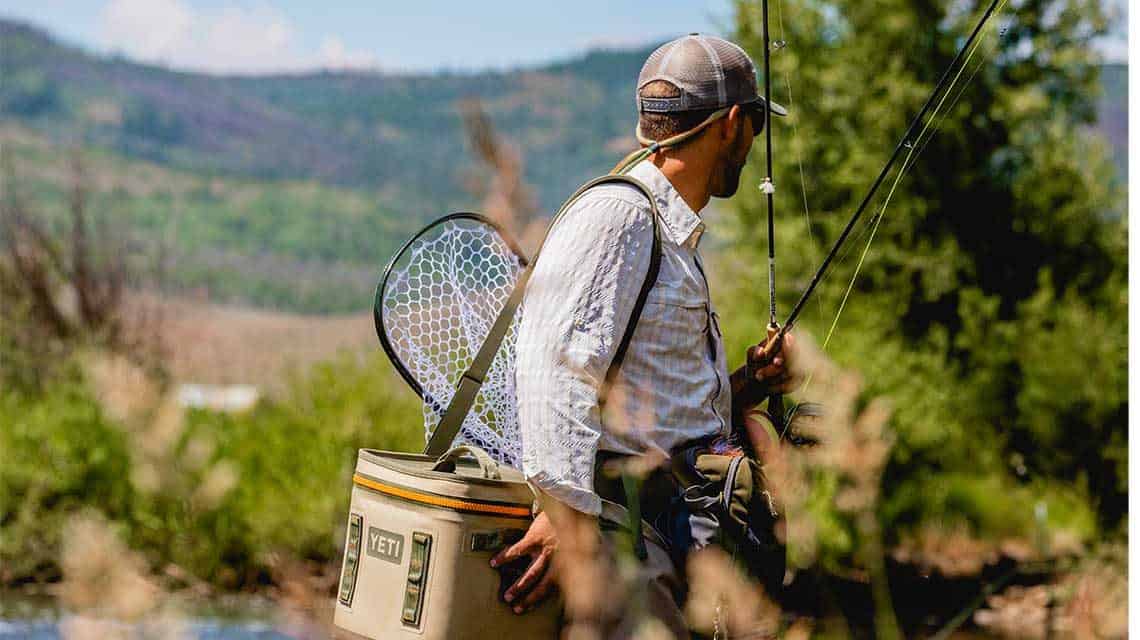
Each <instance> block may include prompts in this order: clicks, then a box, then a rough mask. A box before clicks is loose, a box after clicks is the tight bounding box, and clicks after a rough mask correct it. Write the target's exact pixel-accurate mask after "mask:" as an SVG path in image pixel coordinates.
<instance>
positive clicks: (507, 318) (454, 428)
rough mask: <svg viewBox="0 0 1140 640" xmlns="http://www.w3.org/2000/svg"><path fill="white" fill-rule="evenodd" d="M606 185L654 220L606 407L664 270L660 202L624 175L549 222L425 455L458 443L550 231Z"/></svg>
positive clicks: (606, 179) (609, 373)
mask: <svg viewBox="0 0 1140 640" xmlns="http://www.w3.org/2000/svg"><path fill="white" fill-rule="evenodd" d="M606 183H624V184H628V185H631V186H633V187H634V188H636V189H637V190H638V191H640V192H641V193H642V194H643V195H644V196H645V197H646V198H648V199H649V206H650V209H651V210H652V216H651V217H652V219H653V245H652V249H651V253H650V257H649V269H648V271H647V272H646V274H645V280H644V281H642V283H641V291H639V292H638V294H637V300H636V301H635V302H634V306H633V312H632V313H631V314H630V318H629V324H628V325H626V328H625V333H624V334H622V338H621V342H619V343H618V346H617V349H615V350H614V357H613V360H611V361H610V366H609V368H608V369H606V378H605V381H604V382H603V383H602V388H601V389H600V390H599V392H598V401H599V402H601V403H603V404H604V403H605V401H606V396H607V395H608V394H609V389H610V387H611V386H612V385H613V382H614V379H615V378H616V376H617V370H618V368H619V367H621V363H622V360H624V359H625V353H626V351H627V350H628V349H629V342H630V339H632V338H633V331H634V329H635V328H636V327H637V322H638V320H639V319H640V318H641V312H642V310H643V309H644V308H645V300H646V298H647V297H648V296H649V290H650V289H652V288H653V285H654V284H655V283H656V282H657V274H658V272H659V271H660V269H661V228H660V224H659V222H658V220H657V218H658V211H657V200H656V199H655V198H654V197H653V193H652V192H651V191H650V190H649V188H648V187H646V186H645V185H644V184H642V183H641V181H639V180H637V179H635V178H631V177H629V176H625V175H605V176H602V177H600V178H595V179H593V180H591V181H589V182H587V183H586V184H584V185H582V186H581V187H579V189H578V190H577V191H575V192H574V194H573V195H571V196H570V197H569V198H568V199H567V200H566V202H565V203H563V205H562V206H561V207H559V209H558V213H556V214H555V215H554V218H553V219H552V220H551V221H550V226H548V227H547V228H546V235H544V236H543V238H542V242H541V243H540V244H539V247H538V251H537V252H535V254H534V258H533V259H532V260H531V261H530V264H528V265H527V267H526V268H525V269H523V271H522V273H520V274H519V278H518V280H517V281H515V287H514V289H513V290H511V295H510V296H508V297H507V301H506V303H505V304H504V305H503V308H502V310H501V311H499V315H498V317H497V318H495V323H494V324H493V325H491V330H490V331H489V332H488V333H487V337H486V339H484V340H483V344H482V346H480V347H479V351H478V352H477V353H476V354H475V358H474V359H473V360H472V361H471V366H470V367H468V368H467V371H465V372H464V373H463V376H462V377H461V378H460V379H459V386H458V387H456V389H455V394H454V395H452V396H451V402H450V403H449V404H448V405H447V409H446V411H444V414H443V417H442V418H441V419H440V421H439V424H438V425H437V426H436V428H435V431H433V432H432V434H431V438H430V439H429V440H428V443H427V447H426V448H425V449H424V453H425V454H426V455H429V456H440V455H442V454H443V453H444V452H446V451H447V450H448V449H449V448H451V442H452V441H453V440H455V436H456V435H458V434H459V429H460V428H461V427H462V426H463V420H464V419H465V418H466V417H467V412H468V411H470V410H471V405H472V404H473V403H474V402H475V396H477V395H478V394H479V389H480V388H481V387H482V386H483V380H484V378H485V377H486V375H487V370H488V369H490V368H491V362H492V361H494V359H495V354H497V353H498V352H499V346H500V345H501V344H502V343H503V338H504V337H505V336H506V335H507V330H508V329H510V326H511V321H512V320H513V319H514V317H515V312H516V311H517V310H518V308H519V305H520V304H521V303H522V299H523V294H524V293H525V292H526V285H527V282H529V281H530V275H531V272H533V271H534V265H535V263H537V262H538V257H539V255H540V254H541V253H542V247H543V245H545V244H546V239H547V237H549V235H550V231H551V229H553V228H554V225H556V224H558V220H559V219H560V218H561V217H562V215H563V214H565V213H566V211H567V210H568V209H569V208H570V206H571V205H572V204H574V203H575V202H577V200H578V198H580V197H582V194H584V193H585V192H586V191H587V190H589V189H591V188H593V187H595V186H598V185H600V184H606Z"/></svg>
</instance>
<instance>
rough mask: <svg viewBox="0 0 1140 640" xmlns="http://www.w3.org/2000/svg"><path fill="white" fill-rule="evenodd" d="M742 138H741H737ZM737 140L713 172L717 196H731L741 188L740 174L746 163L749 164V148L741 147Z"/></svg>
mask: <svg viewBox="0 0 1140 640" xmlns="http://www.w3.org/2000/svg"><path fill="white" fill-rule="evenodd" d="M737 140H741V138H737ZM739 145H740V142H737V143H736V144H734V145H733V147H732V148H731V149H729V150H728V151H727V152H726V153H725V155H724V157H723V159H722V160H721V162H720V166H718V167H717V169H716V171H715V172H714V173H713V176H714V180H713V184H712V187H713V188H712V190H711V192H712V196H713V197H715V198H731V197H732V196H734V195H736V191H737V189H739V188H740V174H741V172H743V171H744V165H746V164H748V149H740V148H739Z"/></svg>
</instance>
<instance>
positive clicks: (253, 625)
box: [0, 593, 293, 640]
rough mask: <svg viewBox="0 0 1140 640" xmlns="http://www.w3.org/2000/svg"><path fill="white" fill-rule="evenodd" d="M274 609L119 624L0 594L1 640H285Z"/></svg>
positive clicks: (228, 605)
mask: <svg viewBox="0 0 1140 640" xmlns="http://www.w3.org/2000/svg"><path fill="white" fill-rule="evenodd" d="M273 613H274V611H273V608H272V607H271V606H270V605H268V604H267V603H265V602H263V601H259V600H254V599H227V600H226V601H225V602H211V603H205V604H202V603H199V605H197V606H195V607H194V608H193V609H191V610H189V611H186V612H185V613H182V612H180V613H179V614H177V615H168V616H163V617H161V618H159V619H154V620H143V621H139V622H123V621H119V620H114V619H111V618H103V617H99V616H92V615H87V616H79V615H76V614H73V613H69V612H66V611H62V610H61V609H60V608H59V606H58V603H57V602H56V601H55V600H54V599H52V598H48V597H29V596H25V595H14V594H11V593H0V640H15V639H16V638H19V639H20V640H63V639H65V638H69V637H81V638H102V637H112V638H167V637H172V638H179V639H185V640H289V639H290V638H293V636H291V635H288V634H286V633H283V632H282V631H280V630H279V629H278V628H277V625H275V624H274V615H273Z"/></svg>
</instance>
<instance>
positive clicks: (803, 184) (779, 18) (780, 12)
mask: <svg viewBox="0 0 1140 640" xmlns="http://www.w3.org/2000/svg"><path fill="white" fill-rule="evenodd" d="M776 24H777V25H778V26H779V28H780V38H779V40H777V43H780V44H779V49H780V50H781V51H786V50H787V46H788V45H787V43H788V40H787V38H788V36H787V31H785V29H784V3H783V0H776ZM791 77H792V74H791V72H790V71H789V70H788V65H784V86H785V88H787V91H788V114H789V115H790V116H791V125H792V147H793V148H794V149H795V154H796V167H797V169H798V170H799V175H800V196H801V198H802V199H803V204H804V225H805V226H806V227H807V232H808V239H809V242H808V246H810V247H811V253H812V260H813V261H814V260H815V259H816V258H817V257H818V256H819V247H818V245H817V241H816V237H815V230H814V228H813V226H812V223H811V207H810V206H809V205H808V192H807V179H806V178H805V174H804V161H803V149H801V148H800V127H799V119H800V113H799V111H797V110H796V102H795V99H794V98H793V97H792V79H791ZM816 307H817V308H818V310H819V319H820V320H821V321H822V320H823V318H824V315H825V314H826V312H825V311H824V308H823V300H822V299H819V298H817V299H816Z"/></svg>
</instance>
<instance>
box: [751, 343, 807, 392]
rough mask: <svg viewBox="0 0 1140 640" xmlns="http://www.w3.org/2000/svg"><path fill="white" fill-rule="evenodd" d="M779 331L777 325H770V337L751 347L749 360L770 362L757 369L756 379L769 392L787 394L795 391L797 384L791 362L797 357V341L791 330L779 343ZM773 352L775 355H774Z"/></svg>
mask: <svg viewBox="0 0 1140 640" xmlns="http://www.w3.org/2000/svg"><path fill="white" fill-rule="evenodd" d="M777 333H778V330H777V329H776V328H775V327H769V328H768V337H767V338H766V339H765V340H764V342H761V343H760V344H758V345H753V346H752V347H749V349H748V361H749V362H768V364H766V365H764V366H762V367H759V368H758V369H757V370H756V374H755V379H756V381H757V382H760V383H762V384H763V385H764V386H765V387H766V389H767V391H768V393H775V394H785V393H789V392H791V391H793V390H794V389H795V385H796V380H794V379H793V376H792V373H791V367H790V363H791V362H792V361H794V359H795V353H796V341H795V337H794V336H792V334H791V332H788V333H785V334H784V338H783V339H782V340H780V342H779V344H777V343H776V342H775V340H774V338H775V337H776V334H777ZM773 352H774V353H775V357H772V354H773Z"/></svg>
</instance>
